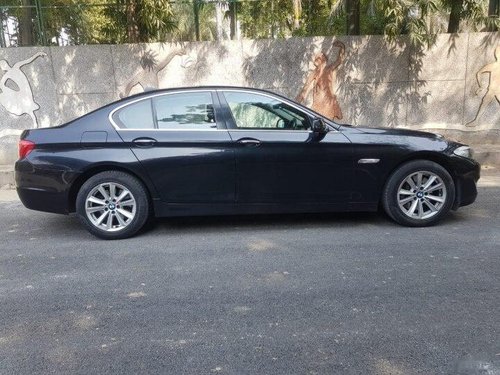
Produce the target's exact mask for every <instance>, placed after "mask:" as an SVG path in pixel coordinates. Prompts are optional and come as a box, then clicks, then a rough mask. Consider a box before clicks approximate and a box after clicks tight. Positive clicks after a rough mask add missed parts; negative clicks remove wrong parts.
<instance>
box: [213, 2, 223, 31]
mask: <svg viewBox="0 0 500 375" xmlns="http://www.w3.org/2000/svg"><path fill="white" fill-rule="evenodd" d="M223 18H224V15H223V14H222V3H221V2H220V1H218V2H216V3H215V40H222V39H224V26H223V24H222V21H223Z"/></svg>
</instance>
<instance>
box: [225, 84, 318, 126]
mask: <svg viewBox="0 0 500 375" xmlns="http://www.w3.org/2000/svg"><path fill="white" fill-rule="evenodd" d="M224 98H225V99H226V102H227V103H228V105H229V108H230V110H231V114H232V115H233V119H234V122H235V125H236V128H237V129H245V130H258V129H261V130H308V129H310V124H309V118H308V116H307V115H306V114H305V113H303V112H301V111H299V110H298V109H296V108H294V107H292V106H291V105H289V104H287V103H285V102H282V101H280V100H278V99H276V98H273V97H270V96H265V95H259V94H254V93H248V92H236V91H226V92H224Z"/></svg>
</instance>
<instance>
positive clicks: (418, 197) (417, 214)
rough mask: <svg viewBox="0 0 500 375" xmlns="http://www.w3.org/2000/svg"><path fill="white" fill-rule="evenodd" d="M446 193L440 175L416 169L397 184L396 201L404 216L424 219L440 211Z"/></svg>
mask: <svg viewBox="0 0 500 375" xmlns="http://www.w3.org/2000/svg"><path fill="white" fill-rule="evenodd" d="M446 195H447V191H446V186H445V184H444V182H443V180H442V178H441V177H439V176H438V175H437V174H435V173H433V172H429V171H418V172H414V173H412V174H410V175H408V176H407V177H406V178H405V179H404V180H403V182H402V183H401V184H400V185H399V188H398V192H397V201H398V205H399V208H400V209H401V211H403V213H404V214H405V215H406V216H408V217H410V218H412V219H417V220H425V219H429V218H431V217H433V216H435V215H437V214H438V213H439V212H440V211H441V209H442V208H443V206H444V205H445V202H446Z"/></svg>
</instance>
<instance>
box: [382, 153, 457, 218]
mask: <svg viewBox="0 0 500 375" xmlns="http://www.w3.org/2000/svg"><path fill="white" fill-rule="evenodd" d="M412 182H413V183H412ZM417 185H419V186H417ZM454 201H455V184H454V182H453V178H452V177H451V176H450V174H449V173H448V171H447V170H446V169H445V168H443V167H442V166H441V165H439V164H438V163H435V162H433V161H430V160H413V161H410V162H408V163H405V164H403V165H402V166H400V167H399V168H398V169H396V170H395V171H394V172H393V173H392V175H391V176H390V177H389V179H388V180H387V183H386V185H385V187H384V190H383V193H382V205H383V207H384V210H385V212H386V213H387V214H388V215H389V216H390V217H391V218H392V219H393V220H394V221H396V222H397V223H399V224H401V225H404V226H409V227H425V226H430V225H434V224H436V223H437V222H439V221H440V220H441V219H442V218H443V217H445V216H446V215H447V214H448V212H449V211H450V209H451V207H452V206H453V202H454Z"/></svg>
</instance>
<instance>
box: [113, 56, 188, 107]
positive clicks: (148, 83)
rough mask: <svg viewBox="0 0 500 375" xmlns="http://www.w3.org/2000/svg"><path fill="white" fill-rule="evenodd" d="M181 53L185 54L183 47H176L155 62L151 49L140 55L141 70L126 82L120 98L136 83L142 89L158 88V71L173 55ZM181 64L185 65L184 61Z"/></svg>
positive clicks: (128, 93)
mask: <svg viewBox="0 0 500 375" xmlns="http://www.w3.org/2000/svg"><path fill="white" fill-rule="evenodd" d="M183 55H186V51H185V50H184V49H183V48H176V49H174V50H172V51H171V52H170V53H169V54H168V55H167V57H165V58H164V59H163V60H162V61H160V62H157V61H156V56H155V55H154V53H152V52H151V51H147V52H145V53H144V55H143V56H142V57H141V67H142V70H141V71H140V72H139V73H137V74H136V75H135V76H134V77H132V79H130V80H129V81H128V82H127V84H126V85H125V90H124V91H123V92H122V93H120V98H124V97H127V96H129V95H130V91H132V89H133V88H134V87H135V86H137V85H140V86H141V87H142V89H143V90H144V91H145V90H150V89H158V88H160V84H159V80H158V73H160V72H161V71H162V70H163V69H165V67H166V66H167V65H168V64H170V62H171V61H172V60H173V58H174V57H175V56H183ZM182 65H184V66H186V62H183V63H182Z"/></svg>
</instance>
